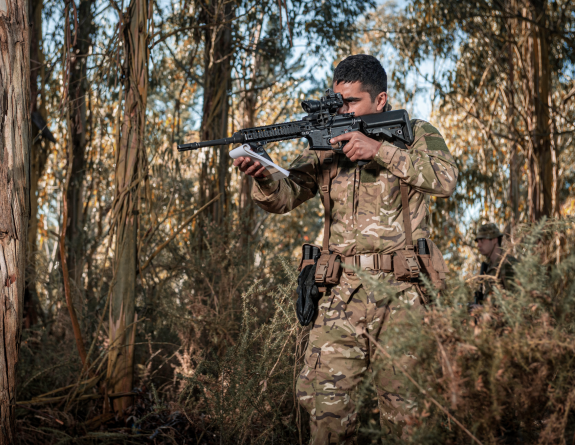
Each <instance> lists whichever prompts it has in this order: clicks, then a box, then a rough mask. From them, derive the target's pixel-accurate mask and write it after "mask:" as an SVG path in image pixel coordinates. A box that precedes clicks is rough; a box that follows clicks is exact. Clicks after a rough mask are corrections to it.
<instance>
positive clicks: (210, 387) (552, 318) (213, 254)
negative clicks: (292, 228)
mask: <svg viewBox="0 0 575 445" xmlns="http://www.w3.org/2000/svg"><path fill="white" fill-rule="evenodd" d="M573 237H574V234H573V221H572V220H568V221H544V222H542V223H541V224H539V225H537V226H533V227H528V226H523V227H519V228H518V229H517V233H515V234H514V237H513V239H515V240H517V242H516V244H514V245H508V246H506V248H507V249H508V251H509V252H510V253H512V254H513V255H514V256H515V257H516V258H517V259H518V260H519V262H518V263H517V265H516V266H515V269H516V275H515V280H514V284H513V287H512V288H511V289H507V290H505V289H502V288H501V287H499V286H497V285H496V286H495V291H494V294H493V295H492V296H491V297H490V298H488V299H487V301H486V302H485V305H484V306H483V307H481V308H476V309H473V310H472V312H470V310H469V307H468V303H469V302H470V301H471V300H472V295H473V291H474V290H475V287H476V286H477V282H478V281H477V279H476V278H473V277H471V278H467V279H464V278H454V279H452V280H451V281H450V283H449V284H448V288H447V290H446V291H443V292H442V293H441V295H437V294H435V295H434V296H433V298H432V300H433V303H432V304H430V305H429V306H428V307H427V310H426V313H425V317H424V319H423V322H422V320H421V319H417V318H413V319H408V320H407V321H404V323H405V325H397V326H393V327H392V329H387V330H386V333H389V334H386V335H389V337H385V336H384V337H382V338H381V340H380V341H381V344H382V345H383V346H385V347H386V351H388V352H389V353H390V354H391V360H398V361H399V359H400V358H401V357H402V356H403V355H404V354H406V353H409V354H410V355H413V356H415V357H416V359H417V365H416V366H415V367H413V368H409V369H405V370H404V371H405V372H407V373H409V375H410V377H412V378H413V380H414V382H415V384H412V387H411V390H412V394H413V400H414V403H415V404H416V407H417V409H416V410H415V411H414V412H413V415H412V418H411V419H410V426H409V428H410V430H411V438H410V439H409V440H408V443H417V444H467V443H478V442H480V443H483V444H515V443H523V444H556V443H557V444H574V434H575V426H574V425H575V414H574V412H573V408H574V407H575V406H574V405H575V389H574V388H575V341H574V340H575V280H574V278H575V249H573V248H572V246H573ZM557 239H559V240H560V241H561V242H560V243H559V247H558V244H557V242H556V240H557ZM210 243H212V244H210V247H209V248H206V249H205V250H203V251H202V254H201V255H196V256H195V258H196V259H194V260H185V261H183V260H182V258H186V256H187V254H181V255H180V256H177V255H175V253H174V261H177V262H179V269H178V268H177V267H174V270H176V271H179V272H178V273H174V274H173V275H170V276H167V277H165V278H164V279H163V280H160V279H156V281H153V280H152V278H148V281H149V282H148V285H147V287H146V289H145V291H146V295H147V297H148V300H147V301H144V300H143V301H142V304H141V305H140V307H141V311H142V315H143V317H142V318H143V319H144V321H143V322H142V323H141V324H140V325H139V333H138V338H137V343H138V345H137V363H136V371H137V380H136V388H135V391H134V405H133V407H132V408H130V410H129V411H128V412H126V413H115V415H112V416H109V415H106V413H103V412H102V405H103V403H102V396H101V392H100V390H99V386H98V385H95V386H93V387H91V388H89V389H87V390H86V391H85V392H84V393H83V394H84V395H88V396H90V397H92V398H91V399H85V400H84V401H82V400H80V399H79V398H78V396H74V397H76V398H75V399H73V400H72V401H71V402H70V401H67V402H66V403H63V402H58V403H47V404H34V403H31V404H27V405H26V406H19V407H18V408H17V412H18V428H19V441H20V443H21V444H26V445H28V444H30V445H31V444H64V443H75V444H96V443H98V444H100V443H110V444H117V443H153V444H168V443H178V444H252V443H253V444H272V443H273V444H294V443H301V444H303V443H307V441H308V440H309V430H308V420H309V419H308V417H307V414H305V413H304V412H303V410H301V409H300V408H299V407H298V405H297V402H296V400H295V391H294V389H295V388H294V387H295V381H296V378H297V376H298V374H299V371H300V369H301V366H302V356H303V353H304V350H305V347H306V339H307V333H308V329H303V328H301V327H300V326H299V324H298V323H297V320H296V317H295V311H294V304H295V298H296V295H295V283H296V278H297V274H296V272H295V270H294V269H295V268H294V265H293V263H291V262H290V261H288V260H287V259H282V258H275V259H270V260H267V259H264V261H263V262H262V264H261V267H260V268H249V267H245V264H244V263H242V261H243V258H244V257H243V255H242V252H241V249H239V248H238V246H237V245H235V244H234V243H233V242H229V240H222V241H221V243H219V244H218V241H217V237H213V238H211V239H210ZM558 248H560V251H559V252H557V249H558ZM190 249H191V248H190ZM176 253H177V252H176ZM188 258H192V257H188ZM197 258H200V259H197ZM186 261H187V262H186ZM194 261H195V262H194ZM180 263H181V264H180ZM228 272H229V273H228ZM230 277H231V278H230ZM232 278H233V279H232ZM380 291H381V292H383V293H385V292H386V291H387V289H385V288H383V287H382V288H381V289H380ZM386 298H390V299H391V298H393V296H391V295H386ZM34 332H36V333H34ZM398 332H399V333H401V335H397V333H398ZM26 335H27V336H28V337H27V338H28V341H30V342H31V343H30V344H29V345H27V346H25V347H24V348H23V352H22V357H23V361H24V363H23V367H22V369H26V370H27V372H26V374H27V375H21V376H20V379H21V381H24V382H26V381H28V380H30V379H31V378H32V380H30V381H29V382H28V384H27V385H26V387H25V389H23V392H22V393H23V394H26V397H32V396H34V394H33V393H34V391H46V390H47V389H48V387H49V386H50V385H51V386H52V387H54V386H65V385H72V384H74V383H75V382H76V381H77V379H78V372H79V363H78V361H77V360H74V358H73V354H72V353H70V354H69V355H70V357H68V356H67V355H65V354H64V355H62V353H60V356H62V357H63V360H62V363H61V366H57V365H59V363H58V360H57V357H58V342H55V341H52V340H49V339H50V338H51V337H50V336H48V335H46V334H45V333H42V332H41V330H38V329H37V330H36V331H29V332H28V333H27V334H26ZM105 346H106V345H105V343H104V342H102V343H101V345H100V347H99V351H100V352H99V353H98V354H100V355H99V356H100V357H102V360H105ZM27 347H29V348H31V349H30V351H28V350H25V349H26V348H27ZM66 348H70V351H73V344H67V343H66ZM44 354H45V355H46V356H47V357H51V358H50V360H48V361H49V362H50V363H51V365H52V366H57V367H55V368H54V369H53V370H46V369H45V368H47V367H44V368H42V356H43V355H44ZM376 357H377V359H376V363H375V367H377V366H380V365H381V366H385V365H386V364H387V363H389V360H390V359H389V358H386V357H383V356H381V355H380V356H376ZM66 360H69V361H70V362H69V363H67V362H66ZM42 369H44V373H43V374H40V375H38V376H37V377H34V376H35V375H36V373H38V372H40V371H42ZM103 369H105V367H103ZM52 389H54V388H52ZM71 392H72V391H71V390H66V391H62V392H59V393H57V394H70V393H71ZM36 395H37V394H36ZM374 395H375V394H374V392H373V388H372V387H371V385H370V384H369V382H367V381H366V383H365V385H363V397H362V400H363V404H362V405H361V408H360V409H361V412H360V418H361V419H362V427H361V440H360V443H369V442H371V443H377V442H378V441H381V439H382V435H381V431H380V430H379V427H378V424H377V420H376V419H377V405H376V402H374ZM19 400H22V399H21V398H20V399H19ZM438 405H439V406H440V407H441V408H439V407H438ZM446 412H447V413H448V414H446ZM457 422H460V424H461V426H463V427H464V428H465V429H466V430H467V431H466V430H464V429H463V428H462V427H460V426H458V425H457ZM384 443H389V440H388V439H386V440H385V441H384Z"/></svg>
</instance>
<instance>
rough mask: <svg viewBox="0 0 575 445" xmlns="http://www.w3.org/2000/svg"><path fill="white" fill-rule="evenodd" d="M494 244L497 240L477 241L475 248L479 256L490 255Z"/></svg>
mask: <svg viewBox="0 0 575 445" xmlns="http://www.w3.org/2000/svg"><path fill="white" fill-rule="evenodd" d="M496 244H498V241H497V238H493V239H478V240H477V248H478V249H479V253H480V254H481V255H491V252H493V249H494V248H495V245H496Z"/></svg>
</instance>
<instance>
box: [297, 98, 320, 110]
mask: <svg viewBox="0 0 575 445" xmlns="http://www.w3.org/2000/svg"><path fill="white" fill-rule="evenodd" d="M301 107H302V108H303V111H305V112H306V113H315V112H316V111H319V110H320V109H321V102H320V101H319V100H304V101H302V103H301Z"/></svg>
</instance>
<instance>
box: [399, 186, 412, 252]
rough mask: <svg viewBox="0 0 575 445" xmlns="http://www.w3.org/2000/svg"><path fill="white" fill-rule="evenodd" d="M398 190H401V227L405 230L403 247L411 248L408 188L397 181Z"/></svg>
mask: <svg viewBox="0 0 575 445" xmlns="http://www.w3.org/2000/svg"><path fill="white" fill-rule="evenodd" d="M399 189H400V190H401V207H402V209H401V212H402V213H403V226H404V228H405V247H406V248H407V247H408V246H413V240H412V238H411V217H410V215H409V186H408V185H407V184H406V183H405V182H403V181H402V180H401V179H400V180H399Z"/></svg>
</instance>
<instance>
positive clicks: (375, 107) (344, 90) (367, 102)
mask: <svg viewBox="0 0 575 445" xmlns="http://www.w3.org/2000/svg"><path fill="white" fill-rule="evenodd" d="M333 91H334V92H335V93H341V95H342V96H343V107H341V108H340V109H339V110H338V113H339V114H343V113H355V115H356V116H364V115H366V114H374V113H381V112H382V111H383V107H385V104H386V103H387V93H379V95H378V96H377V97H376V98H375V100H374V101H372V100H371V96H370V94H369V93H368V92H367V91H362V85H361V83H360V82H352V83H343V82H341V83H338V84H336V85H334V86H333Z"/></svg>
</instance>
